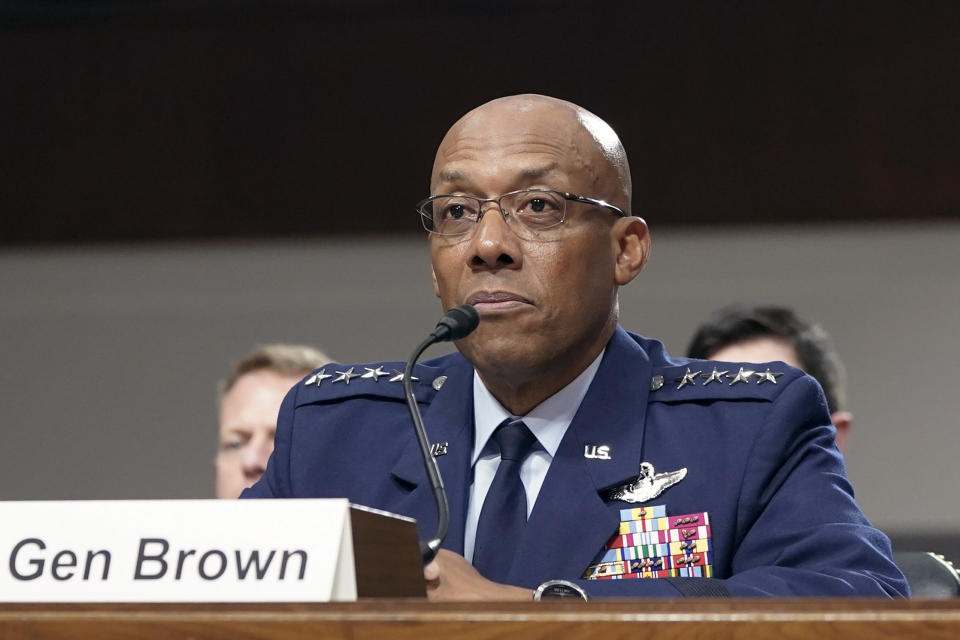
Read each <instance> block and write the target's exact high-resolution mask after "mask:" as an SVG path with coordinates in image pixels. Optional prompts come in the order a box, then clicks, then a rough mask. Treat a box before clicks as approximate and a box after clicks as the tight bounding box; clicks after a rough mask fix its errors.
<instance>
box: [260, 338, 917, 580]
mask: <svg viewBox="0 0 960 640" xmlns="http://www.w3.org/2000/svg"><path fill="white" fill-rule="evenodd" d="M714 365H718V369H719V370H720V371H724V370H728V371H729V374H728V375H726V376H724V377H723V380H722V381H718V380H715V381H714V383H713V384H709V383H708V384H706V385H705V384H704V382H705V381H706V375H707V374H709V373H711V372H712V370H713V368H714ZM740 366H741V365H736V364H724V363H713V362H703V361H697V360H687V359H671V358H670V356H668V355H667V354H666V352H665V350H664V347H663V345H662V344H661V343H660V342H658V341H655V340H650V339H646V338H643V337H640V336H636V335H633V334H630V333H627V332H626V331H624V330H623V329H621V328H618V329H617V331H616V333H615V335H614V336H613V338H612V339H611V340H610V342H609V344H608V345H607V350H606V353H605V354H604V357H603V360H602V362H601V364H600V368H599V369H598V371H597V374H596V376H595V378H594V380H593V382H592V384H591V385H590V388H589V390H588V392H587V394H586V396H585V397H584V399H583V402H582V403H581V406H580V408H579V410H578V411H577V414H576V416H575V418H574V420H573V422H572V423H571V425H570V428H569V429H568V431H567V433H566V435H565V436H564V438H563V441H562V442H561V444H560V447H559V449H558V450H557V454H556V456H555V457H554V459H553V462H552V464H551V465H550V469H549V471H548V473H547V476H546V478H545V480H544V483H543V487H542V489H541V491H540V494H539V496H538V498H537V501H536V504H535V505H534V508H533V511H532V513H531V515H530V518H529V521H528V523H527V528H526V530H525V532H524V534H523V536H522V537H521V539H519V540H517V541H515V542H514V544H516V545H517V546H518V547H519V556H518V557H519V558H520V559H521V560H520V561H519V562H518V563H517V565H516V566H515V567H514V569H513V571H512V573H511V575H510V578H509V579H508V580H507V581H506V582H507V583H509V584H514V585H519V586H524V587H531V588H533V587H536V586H537V585H538V584H540V583H542V582H544V581H546V580H550V579H556V578H564V579H568V580H572V581H575V582H576V583H577V584H579V585H580V586H581V587H583V588H584V590H585V591H586V592H587V593H588V594H590V595H591V596H592V597H593V596H613V597H678V596H681V595H691V594H696V593H697V590H698V587H699V586H700V585H704V586H706V585H709V584H713V585H718V586H719V587H720V589H721V591H723V590H725V591H726V592H728V593H730V594H732V595H736V596H778V597H790V596H906V595H907V594H908V591H907V585H906V581H905V580H904V578H903V575H902V574H901V573H900V571H899V569H897V567H896V566H895V565H894V564H893V562H892V560H891V550H890V544H889V541H888V540H887V538H886V536H884V535H883V534H882V533H881V532H879V531H878V530H876V529H874V528H873V527H872V526H871V525H870V523H869V522H868V521H867V519H866V518H865V517H864V515H863V514H862V513H861V511H860V509H859V508H858V507H857V505H856V503H855V502H854V499H853V489H852V487H851V486H850V483H849V482H848V481H847V478H846V474H845V470H844V465H843V459H842V457H841V455H840V453H839V452H838V450H837V449H836V446H835V445H834V428H833V426H832V425H831V423H830V418H829V414H828V412H827V407H826V402H825V400H824V397H823V392H822V391H821V390H820V387H819V386H818V384H817V383H816V381H814V380H813V379H812V378H811V377H809V376H806V375H804V374H803V373H802V372H800V371H799V370H797V369H793V368H791V367H788V366H787V365H784V364H783V363H775V364H773V363H772V364H771V365H769V366H770V369H771V370H772V371H773V372H776V373H782V375H780V376H776V377H775V382H773V381H770V380H766V381H765V383H758V382H757V380H758V377H757V376H753V377H751V378H750V379H748V380H747V381H746V382H742V383H734V384H731V383H732V382H733V378H732V377H730V376H734V375H735V374H736V373H737V372H738V371H739V368H740ZM742 366H743V367H745V368H748V369H754V370H760V371H763V370H764V369H765V368H766V366H765V365H760V366H758V365H742ZM688 367H689V369H690V373H691V374H692V373H694V372H697V371H700V372H702V375H700V376H698V377H696V378H695V379H694V381H693V382H692V383H688V384H684V385H683V386H681V385H680V384H679V383H680V382H681V381H682V377H683V376H684V374H685V373H687V372H688ZM402 370H403V363H400V362H396V363H374V364H369V365H359V366H353V367H350V366H348V365H347V366H338V365H328V366H326V367H325V368H324V369H323V370H322V371H323V373H322V374H321V375H317V374H314V375H313V376H309V377H308V378H307V379H306V380H305V381H304V382H300V383H298V384H297V385H296V386H295V387H294V388H293V389H291V391H290V393H289V394H288V395H287V397H286V399H285V400H284V402H283V406H282V407H281V409H280V415H279V420H278V424H277V433H276V440H275V449H274V452H273V456H272V457H271V459H270V462H269V464H268V467H267V471H266V473H265V474H264V476H263V478H262V479H261V480H260V481H259V482H258V483H257V484H256V485H254V486H253V487H252V488H250V489H248V490H247V491H246V492H244V494H243V497H244V498H274V497H276V498H294V497H303V498H306V497H346V498H349V499H350V501H351V502H353V503H357V504H361V505H367V506H370V507H374V508H377V509H383V510H386V511H392V512H395V513H400V514H403V515H407V516H410V517H413V518H416V519H417V521H418V523H419V526H420V531H421V536H422V537H423V536H426V535H430V534H432V532H433V531H434V530H435V528H436V519H437V518H436V510H435V506H434V500H433V496H432V493H431V490H430V487H429V484H428V482H427V480H426V475H425V473H424V470H423V462H422V460H421V458H420V453H419V449H418V446H417V443H416V440H415V436H414V432H413V426H412V424H411V421H410V417H409V415H408V412H407V407H406V404H405V401H404V398H403V390H402V385H401V384H400V383H399V382H398V381H397V380H399V375H398V373H399V372H401V371H402ZM317 373H320V371H318V372H317ZM384 374H386V375H384ZM325 376H332V377H325ZM350 376H354V377H350ZM361 376H362V377H361ZM414 376H415V377H417V378H419V380H418V381H417V382H416V383H415V385H414V387H415V389H416V396H417V400H418V402H419V405H420V408H421V411H422V412H423V418H424V423H425V426H426V429H427V433H428V436H429V438H430V441H431V442H432V443H434V444H438V443H446V450H447V453H445V454H443V455H439V456H437V462H438V464H439V467H440V472H441V474H442V476H443V480H444V484H445V485H446V489H447V493H448V495H449V500H450V510H451V525H450V531H449V534H448V535H447V538H446V540H445V542H444V544H443V546H444V547H445V548H447V549H450V550H452V551H455V552H457V553H461V554H462V553H463V536H464V521H465V517H466V512H467V499H468V495H469V487H470V483H471V465H470V454H471V452H472V448H473V441H472V438H473V392H472V379H473V368H472V366H471V365H470V363H469V362H467V361H466V359H464V358H463V356H461V355H460V354H459V353H454V354H451V355H446V356H443V357H440V358H436V359H434V360H430V361H426V362H424V363H423V364H420V365H417V366H416V368H415V369H414ZM660 377H662V385H661V384H660V381H661V378H660ZM318 378H319V379H318ZM391 379H393V380H394V381H393V382H391ZM337 380H339V381H337ZM335 381H337V382H335ZM651 381H653V384H652V383H651ZM307 383H309V384H307ZM657 387H658V388H657ZM678 387H679V388H678ZM438 389H439V390H438ZM600 446H606V447H608V452H609V459H603V457H586V456H585V452H591V451H593V452H595V451H596V449H591V447H600ZM641 461H646V462H649V463H650V464H652V465H653V466H654V467H655V469H656V471H657V472H667V471H674V470H679V469H682V468H686V469H687V473H686V476H685V477H684V479H683V480H681V481H680V482H678V483H677V484H675V485H673V486H671V487H669V488H667V489H666V490H665V491H664V492H663V493H662V494H661V495H659V496H657V497H656V498H655V499H653V500H651V501H649V502H648V503H644V504H648V505H654V504H656V505H665V506H666V509H667V513H668V515H674V516H676V515H679V514H693V513H703V512H706V513H708V514H709V522H710V527H711V536H710V537H711V542H710V545H711V548H710V556H711V557H710V562H711V564H712V573H711V575H712V578H704V577H700V578H696V577H689V578H668V579H663V578H653V579H647V578H645V579H619V580H585V579H582V577H583V576H584V574H585V572H586V571H587V570H588V567H591V565H595V564H596V563H598V562H600V561H601V560H602V559H603V556H604V553H606V551H605V545H606V544H607V543H608V542H609V541H610V540H611V538H612V537H613V536H614V535H615V534H617V532H618V530H619V527H620V522H621V510H623V509H629V508H635V507H642V506H644V504H630V503H627V502H623V501H621V500H610V499H609V496H610V489H611V488H615V487H618V486H623V485H624V484H626V483H629V482H631V481H633V480H635V479H636V478H637V475H638V472H639V466H640V462H641ZM704 593H716V590H710V589H707V590H705V591H704Z"/></svg>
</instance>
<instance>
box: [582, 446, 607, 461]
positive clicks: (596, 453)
mask: <svg viewBox="0 0 960 640" xmlns="http://www.w3.org/2000/svg"><path fill="white" fill-rule="evenodd" d="M583 457H584V458H589V459H591V460H611V459H612V458H611V457H610V445H608V444H601V445H596V444H587V445H584V447H583Z"/></svg>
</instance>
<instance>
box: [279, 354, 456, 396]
mask: <svg viewBox="0 0 960 640" xmlns="http://www.w3.org/2000/svg"><path fill="white" fill-rule="evenodd" d="M405 367H406V363H405V362H372V363H367V364H337V363H331V364H328V365H326V366H323V367H320V368H319V369H316V370H315V371H313V373H311V374H310V375H308V376H307V377H305V378H304V379H303V380H301V381H300V382H298V383H297V385H298V386H299V387H300V389H299V391H298V393H297V406H301V405H305V404H311V403H314V402H326V401H329V400H339V399H342V398H350V397H355V396H381V397H385V398H393V399H396V400H401V401H402V400H404V395H403V370H404V368H405ZM444 382H446V376H443V375H441V373H440V371H439V370H438V369H437V368H435V367H431V366H428V365H423V364H418V365H416V366H415V367H414V368H413V395H414V396H416V398H417V401H418V402H430V401H431V400H433V396H434V395H436V393H437V391H439V390H440V388H441V387H443V383H444Z"/></svg>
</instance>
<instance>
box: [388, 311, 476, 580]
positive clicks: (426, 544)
mask: <svg viewBox="0 0 960 640" xmlns="http://www.w3.org/2000/svg"><path fill="white" fill-rule="evenodd" d="M479 323H480V314H479V313H477V310H476V309H475V308H473V307H472V306H471V305H469V304H462V305H460V306H459V307H454V308H453V309H450V310H449V311H447V312H446V313H445V314H444V315H443V317H442V318H440V322H438V323H437V326H436V328H435V329H434V330H433V331H432V332H431V333H430V336H429V337H428V338H427V339H426V340H424V341H423V342H421V343H420V345H419V346H417V348H416V349H414V350H413V354H411V356H410V359H409V360H407V366H406V368H405V369H404V371H403V393H404V395H405V396H406V398H407V406H408V407H409V408H410V417H411V418H413V429H414V431H415V432H416V434H417V442H418V443H419V444H420V453H421V454H422V455H423V467H424V469H426V472H427V478H428V479H429V480H430V487H431V488H432V489H433V497H434V499H435V500H436V502H437V533H436V535H434V537H433V538H431V539H430V540H428V541H421V542H420V554H421V555H422V556H423V563H424V564H427V563H428V562H430V561H431V560H433V558H434V556H436V555H437V551H439V550H440V544H441V543H442V542H443V539H444V538H445V537H446V535H447V529H448V528H449V526H450V504H449V503H448V502H447V492H446V490H445V489H444V488H443V478H441V477H440V470H439V469H438V468H437V461H436V460H435V459H434V458H433V455H432V454H431V453H430V440H428V439H427V431H426V429H424V427H423V417H422V416H421V415H420V407H418V406H417V398H416V396H414V395H413V365H414V364H416V362H417V360H419V359H420V356H421V355H422V354H423V352H424V351H426V350H427V347H429V346H430V345H432V344H436V343H437V342H447V341H450V340H459V339H460V338H465V337H466V336H468V335H469V334H470V333H471V332H472V331H473V330H474V329H476V328H477V325H478V324H479Z"/></svg>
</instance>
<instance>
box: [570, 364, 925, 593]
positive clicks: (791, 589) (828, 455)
mask: <svg viewBox="0 0 960 640" xmlns="http://www.w3.org/2000/svg"><path fill="white" fill-rule="evenodd" d="M834 434H835V432H834V429H833V427H832V426H831V424H830V420H829V416H828V413H827V409H826V402H825V400H824V399H823V393H822V391H821V390H820V388H819V386H818V385H817V384H816V382H815V381H813V379H812V378H810V377H809V376H803V377H800V378H798V379H797V380H795V381H794V382H792V383H790V384H789V385H788V386H787V388H786V389H784V391H783V393H782V394H781V395H780V396H779V397H778V398H777V399H776V400H775V401H774V402H773V404H772V406H771V409H770V412H769V414H768V416H767V418H766V423H765V424H764V425H762V428H761V429H760V430H759V434H758V436H757V438H756V441H755V442H754V444H753V447H752V449H751V455H750V457H749V462H748V464H747V468H746V469H745V471H744V476H743V482H742V486H741V492H740V501H739V506H738V513H737V518H736V522H737V524H736V531H734V532H733V535H734V537H735V540H736V545H735V552H734V556H733V559H732V563H731V568H732V576H731V577H729V578H727V579H724V580H720V579H705V578H670V579H662V578H661V579H639V580H606V581H594V580H580V581H577V582H578V584H580V586H581V587H582V588H583V589H584V590H585V591H586V592H587V593H588V594H590V595H591V596H592V597H604V596H607V597H621V598H622V597H631V596H632V597H683V596H696V595H703V596H722V595H732V596H742V597H767V596H769V597H779V598H787V597H803V596H817V597H842V596H856V597H907V596H908V595H909V588H908V586H907V583H906V580H905V579H904V577H903V574H902V573H901V572H900V570H899V569H898V568H897V566H896V565H895V564H894V563H893V560H892V559H891V549H890V541H889V540H888V539H887V537H886V536H885V535H884V534H883V533H881V532H880V531H878V530H877V529H875V528H873V526H871V524H870V523H869V521H868V520H867V519H866V517H865V516H864V515H863V513H862V512H861V511H860V509H859V507H857V505H856V503H855V502H854V499H853V488H852V487H851V485H850V483H849V481H848V480H847V478H846V473H845V470H844V465H843V458H842V456H841V455H840V453H839V451H838V450H837V448H836V446H835V444H834Z"/></svg>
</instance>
